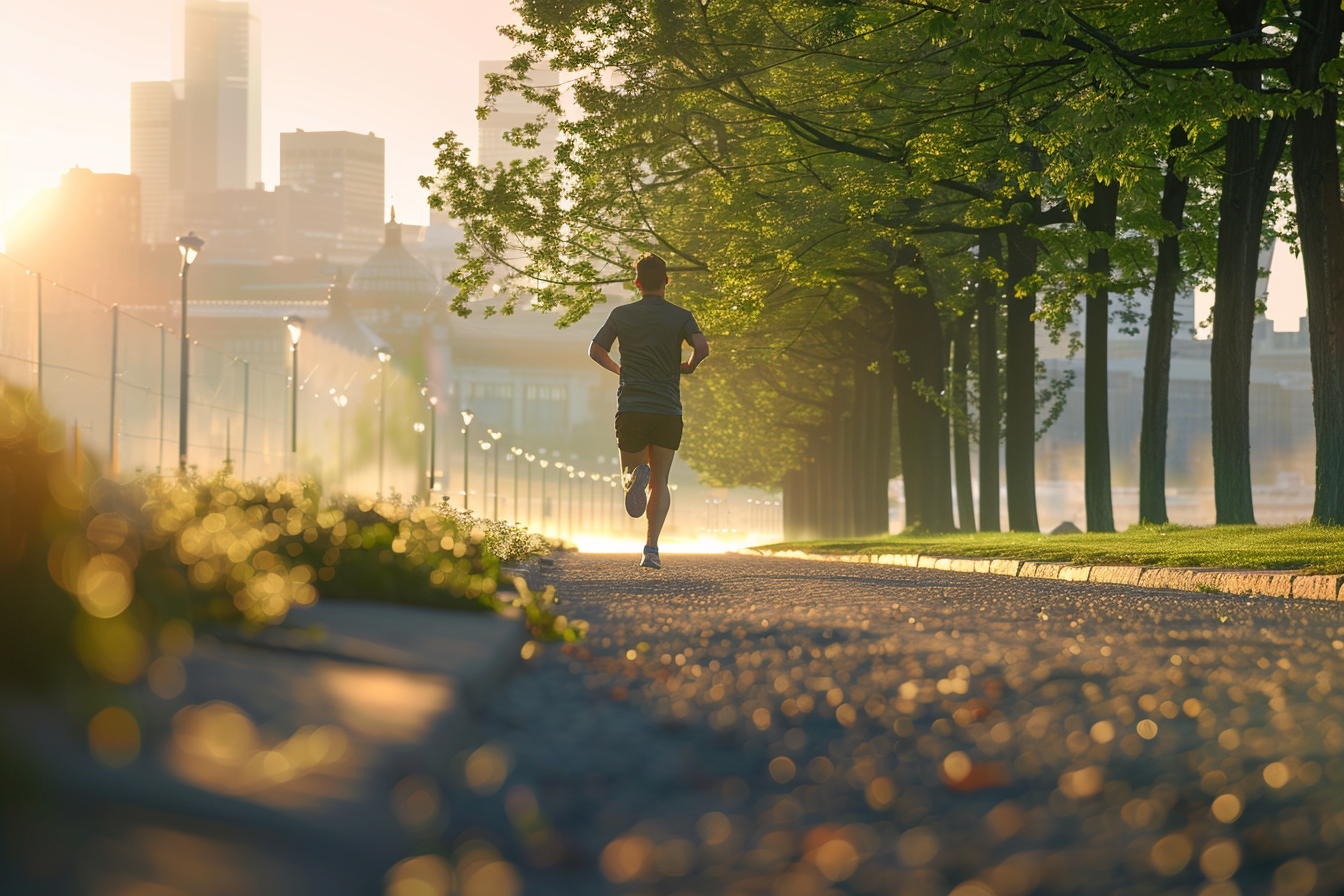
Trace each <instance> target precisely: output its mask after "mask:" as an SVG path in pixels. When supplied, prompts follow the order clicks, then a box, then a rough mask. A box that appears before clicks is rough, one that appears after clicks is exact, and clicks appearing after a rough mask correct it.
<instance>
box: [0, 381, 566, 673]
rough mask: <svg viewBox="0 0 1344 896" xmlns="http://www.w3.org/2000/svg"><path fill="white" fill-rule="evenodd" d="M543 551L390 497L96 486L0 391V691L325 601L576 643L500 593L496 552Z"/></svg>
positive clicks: (165, 483) (199, 482)
mask: <svg viewBox="0 0 1344 896" xmlns="http://www.w3.org/2000/svg"><path fill="white" fill-rule="evenodd" d="M86 470H87V475H85V471H86ZM550 547H551V545H550V544H549V543H548V542H546V541H545V540H544V539H540V538H539V537H537V536H535V535H533V534H531V533H528V532H526V530H523V529H520V528H518V527H514V526H510V525H508V524H503V523H497V522H492V521H480V520H476V519H475V518H474V517H472V516H471V515H470V514H464V513H458V512H456V511H451V510H449V509H448V508H446V507H445V506H443V505H440V506H439V507H425V506H421V505H418V504H408V503H406V502H405V501H403V500H401V498H400V496H397V495H392V496H389V497H388V498H380V499H378V500H361V501H356V500H354V499H351V498H347V497H337V498H335V499H333V500H330V501H328V502H325V503H324V502H323V500H322V495H321V492H320V489H319V487H318V485H317V484H316V483H315V482H314V481H312V480H308V479H305V480H302V481H300V480H296V479H291V478H280V479H276V480H273V481H253V482H246V481H242V480H240V479H238V478H236V477H234V476H233V475H232V474H231V472H230V471H228V470H225V471H222V472H221V473H219V474H218V475H216V476H214V477H213V478H210V479H204V478H200V477H197V476H182V477H178V476H171V477H170V476H151V477H147V478H144V479H140V480H136V481H134V482H130V483H124V484H123V483H117V482H113V481H110V480H106V479H99V478H97V477H96V474H95V473H94V471H93V469H92V465H89V464H83V463H81V462H80V459H78V458H70V457H69V456H67V455H66V453H65V451H64V427H63V426H62V425H61V424H59V423H56V422H53V421H51V420H49V419H48V418H47V417H46V415H45V414H44V413H43V412H42V410H41V409H40V407H38V405H37V403H36V402H35V400H34V399H33V397H32V396H31V395H28V394H26V393H22V392H18V391H15V390H11V389H5V388H4V386H3V384H0V580H3V581H4V582H5V587H4V588H0V593H3V598H0V601H2V602H0V609H2V610H3V611H4V614H5V616H4V618H5V621H6V624H5V625H4V626H0V684H3V683H4V682H13V683H22V684H24V685H27V686H35V687H39V688H41V687H45V686H48V685H51V684H54V683H55V682H56V681H57V679H59V678H60V677H62V676H65V675H68V674H70V673H71V672H72V671H75V670H78V669H80V668H82V669H83V670H86V671H87V672H90V673H94V676H95V680H97V681H104V682H111V683H115V684H128V683H130V682H133V681H135V680H137V679H138V678H139V677H140V676H141V675H142V674H143V672H144V670H145V668H146V667H147V665H148V664H149V662H150V660H152V659H153V656H151V654H152V653H155V652H156V651H155V647H156V646H157V647H162V644H163V642H164V638H163V632H164V631H165V626H170V624H171V623H172V621H173V620H180V621H185V622H190V623H192V624H194V625H199V624H201V623H213V624H231V623H242V624H244V625H254V626H256V625H272V624H276V623H279V622H281V621H283V620H284V618H285V616H286V614H287V613H288V612H289V610H290V608H291V607H294V606H306V605H309V604H312V603H313V602H314V601H315V600H318V599H319V598H320V599H359V600H375V601H388V602H396V603H409V604H418V605H424V606H434V607H442V608H447V609H455V610H469V611H482V612H490V611H496V612H507V613H519V612H521V613H523V614H524V615H525V617H526V619H527V622H528V625H529V627H530V628H531V630H532V632H533V634H534V636H536V637H543V638H563V639H572V638H574V637H577V636H579V634H581V632H582V626H581V624H578V623H577V621H576V623H568V622H563V623H561V624H559V625H557V617H555V616H554V615H553V614H552V613H551V606H552V604H553V603H554V599H553V595H552V594H551V593H550V592H548V593H546V594H542V595H534V594H532V593H530V592H528V591H526V589H523V590H522V593H520V594H517V595H515V594H513V593H512V592H508V591H506V592H505V593H504V594H502V595H501V594H499V593H497V591H498V584H499V574H500V573H499V564H500V558H501V556H503V557H504V558H506V559H508V560H520V559H524V558H526V557H528V556H533V555H535V554H537V553H539V552H542V551H545V550H549V548H550ZM561 618H562V617H561ZM188 630H189V629H188ZM72 646H73V655H74V656H73V657H71V653H72V650H71V648H72ZM71 659H77V662H74V663H72V662H71Z"/></svg>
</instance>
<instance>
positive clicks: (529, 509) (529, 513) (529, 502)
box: [523, 453, 537, 526]
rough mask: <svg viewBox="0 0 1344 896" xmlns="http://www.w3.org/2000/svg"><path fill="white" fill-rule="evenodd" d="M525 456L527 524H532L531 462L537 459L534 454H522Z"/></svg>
mask: <svg viewBox="0 0 1344 896" xmlns="http://www.w3.org/2000/svg"><path fill="white" fill-rule="evenodd" d="M523 457H525V458H527V524H528V525H529V526H530V525H532V462H533V461H535V460H536V459H537V456H536V455H535V454H531V453H528V454H524V455H523Z"/></svg>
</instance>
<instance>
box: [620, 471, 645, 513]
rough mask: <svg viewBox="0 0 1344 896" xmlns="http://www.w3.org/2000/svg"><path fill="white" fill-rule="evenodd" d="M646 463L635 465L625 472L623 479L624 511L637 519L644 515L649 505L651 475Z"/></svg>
mask: <svg viewBox="0 0 1344 896" xmlns="http://www.w3.org/2000/svg"><path fill="white" fill-rule="evenodd" d="M651 475H652V474H651V472H650V470H649V465H648V464H640V465H639V466H637V467H635V469H634V471H633V472H630V473H626V474H625V476H624V477H623V478H624V479H625V512H626V513H628V514H630V516H631V517H632V518H634V519H639V518H640V517H642V516H643V515H644V511H645V509H647V508H648V506H649V491H648V489H649V477H650V476H651Z"/></svg>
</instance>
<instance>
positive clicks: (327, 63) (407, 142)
mask: <svg viewBox="0 0 1344 896" xmlns="http://www.w3.org/2000/svg"><path fill="white" fill-rule="evenodd" d="M251 6H252V13H253V15H255V16H256V17H257V19H258V20H259V22H260V46H261V83H262V84H263V85H264V87H263V90H262V107H261V154H262V158H261V179H262V180H263V181H264V182H265V183H266V184H267V185H268V186H274V185H275V184H277V183H278V182H279V180H280V163H279V161H280V160H279V156H280V136H279V135H280V134H281V133H282V132H292V131H295V130H296V129H299V128H302V129H304V130H306V131H328V130H329V131H342V130H345V131H352V132H355V133H368V132H370V131H373V132H375V133H377V134H378V135H379V136H381V137H385V138H386V139H387V183H386V195H385V197H384V198H385V202H384V205H385V208H386V207H390V206H391V205H392V203H393V202H396V204H397V205H398V211H399V216H400V217H401V218H402V219H404V220H406V221H407V222H408V223H420V224H424V223H428V221H429V210H428V208H427V207H426V206H425V204H424V196H425V193H424V191H423V190H421V189H420V188H419V186H418V184H417V183H416V178H417V177H418V176H419V175H421V174H426V173H429V172H430V171H431V170H432V163H433V158H434V150H433V146H432V143H433V141H434V140H435V139H436V138H437V137H439V136H441V135H442V133H443V131H444V130H447V129H452V130H454V131H456V132H457V133H458V134H459V135H462V136H465V137H467V138H468V139H470V140H472V142H474V137H475V133H476V119H475V107H476V103H477V91H478V65H479V62H480V61H481V60H487V59H495V58H504V57H507V56H508V55H509V49H508V47H509V45H508V42H507V41H505V40H504V39H503V38H502V37H500V36H499V35H498V34H497V32H496V28H497V27H498V25H499V24H500V23H503V22H507V21H509V20H510V19H511V17H512V13H511V12H510V11H509V8H508V5H507V3H506V2H503V0H487V2H485V3H480V4H472V5H471V6H469V7H466V8H461V9H446V8H444V7H442V6H439V5H435V4H431V3H428V2H423V0H408V2H402V3H398V4H395V5H394V6H392V7H391V9H390V10H385V12H387V13H388V14H386V15H380V16H378V17H368V16H365V15H362V14H361V13H360V12H359V10H358V9H356V8H355V7H350V8H349V9H345V8H340V7H336V8H331V9H328V10H326V11H325V12H324V14H323V15H321V16H317V17H314V16H313V15H312V14H311V13H310V11H309V10H310V9H311V7H308V6H306V5H302V4H300V3H298V2H295V0H261V2H253V3H252V4H251ZM181 7H182V4H181V2H180V0H178V2H173V0H131V2H128V3H125V4H118V5H117V6H115V7H105V6H102V5H97V4H93V3H90V2H88V0H56V2H53V3H49V4H42V5H40V6H39V5H31V6H28V7H26V8H20V7H19V5H17V4H9V5H7V6H6V7H5V9H4V12H3V13H0V57H3V61H0V72H3V77H0V84H3V86H0V220H4V219H8V218H9V216H10V215H12V214H13V213H14V212H15V211H17V210H18V209H19V208H20V207H21V206H22V205H23V204H24V203H25V202H26V201H27V200H28V199H30V198H31V197H32V196H33V194H35V193H36V192H37V191H38V190H40V189H42V188H45V187H52V186H55V185H56V184H57V183H58V182H59V180H60V176H61V175H62V174H64V173H65V172H66V171H68V170H69V169H71V168H73V167H75V166H76V165H78V166H80V167H84V168H88V169H92V170H94V171H99V172H106V173H129V172H130V170H131V168H130V142H131V141H130V94H131V86H130V85H131V84H132V83H133V82H143V81H162V80H165V79H169V78H172V77H174V76H175V74H176V73H177V72H176V66H175V65H174V62H173V58H172V57H173V33H174V22H175V19H178V20H180V16H181ZM175 10H176V12H175ZM179 27H180V25H179ZM425 34H429V35H433V36H434V40H435V41H436V42H435V43H429V44H425V43H421V36H422V35H425ZM53 60H61V64H60V65H53V64H52V61H53ZM34 73H42V77H40V78H35V77H34V76H33V75H34Z"/></svg>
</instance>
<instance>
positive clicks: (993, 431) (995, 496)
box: [975, 232, 1002, 532]
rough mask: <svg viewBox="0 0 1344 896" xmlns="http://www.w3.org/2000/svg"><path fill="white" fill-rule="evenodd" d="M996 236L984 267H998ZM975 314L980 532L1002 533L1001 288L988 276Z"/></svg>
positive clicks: (983, 249)
mask: <svg viewBox="0 0 1344 896" xmlns="http://www.w3.org/2000/svg"><path fill="white" fill-rule="evenodd" d="M1000 243H1001V238H1000V236H999V234H998V233H997V232H995V233H991V234H986V235H984V236H981V237H980V261H981V263H982V264H983V263H985V262H989V261H993V262H994V264H995V266H997V265H998V263H999V258H1000V255H1001V253H1000V251H999V250H1000ZM979 297H980V304H979V308H978V309H977V312H976V325H975V328H976V336H977V344H976V349H977V352H976V353H977V355H978V361H979V367H978V369H977V376H976V379H977V380H978V381H979V386H980V433H979V440H978V441H979V443H980V531H982V532H997V531H999V417H1000V415H1001V413H1002V411H1001V409H1000V408H999V286H998V284H997V283H996V282H995V281H994V280H993V279H992V278H991V277H988V276H984V277H982V278H981V280H980V284H979Z"/></svg>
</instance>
